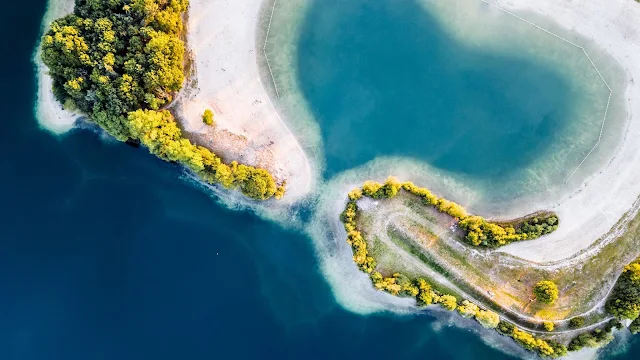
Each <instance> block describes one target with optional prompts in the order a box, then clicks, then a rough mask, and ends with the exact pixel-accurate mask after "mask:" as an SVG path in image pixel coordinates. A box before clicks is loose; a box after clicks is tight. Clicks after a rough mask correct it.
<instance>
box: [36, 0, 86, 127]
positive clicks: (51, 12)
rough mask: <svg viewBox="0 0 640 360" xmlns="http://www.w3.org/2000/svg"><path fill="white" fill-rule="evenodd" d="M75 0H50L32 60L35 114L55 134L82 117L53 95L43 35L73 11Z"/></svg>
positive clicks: (41, 124)
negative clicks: (42, 46) (42, 58)
mask: <svg viewBox="0 0 640 360" xmlns="http://www.w3.org/2000/svg"><path fill="white" fill-rule="evenodd" d="M74 7H75V1H74V0H58V1H53V0H49V2H48V3H47V11H46V13H45V15H44V18H43V19H42V25H41V26H40V39H39V41H38V43H37V44H36V48H35V50H34V52H33V56H32V58H31V62H32V63H33V64H34V68H35V71H36V74H37V76H36V79H37V88H38V92H37V95H36V104H35V109H34V111H35V115H36V119H37V120H38V124H39V126H40V128H41V129H44V130H47V131H49V132H51V133H53V134H55V135H62V134H64V133H66V132H68V131H69V130H71V129H73V128H74V127H76V122H77V121H78V119H80V118H81V117H82V115H81V114H76V113H73V112H71V111H68V110H65V109H64V108H63V107H62V105H61V104H60V103H58V101H57V100H56V98H55V96H54V95H53V91H52V89H51V86H52V84H53V81H52V80H51V77H49V75H48V74H47V71H48V70H47V67H46V65H44V63H43V62H42V60H41V59H40V53H41V50H40V45H41V44H42V36H43V35H44V34H45V33H46V32H47V31H48V29H49V25H50V24H51V22H52V21H53V20H55V19H57V18H60V17H63V16H65V15H67V14H70V13H72V12H73V8H74Z"/></svg>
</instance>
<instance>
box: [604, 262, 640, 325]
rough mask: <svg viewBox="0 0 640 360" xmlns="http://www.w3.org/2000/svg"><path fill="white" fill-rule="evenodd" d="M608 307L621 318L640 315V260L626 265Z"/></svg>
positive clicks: (631, 318)
mask: <svg viewBox="0 0 640 360" xmlns="http://www.w3.org/2000/svg"><path fill="white" fill-rule="evenodd" d="M606 309H607V311H608V312H609V313H611V314H612V315H614V316H615V317H617V318H619V319H629V320H635V319H637V318H638V317H639V315H640V262H637V261H636V262H633V263H631V264H629V265H627V266H625V268H624V270H623V271H622V274H620V277H619V278H618V281H617V282H616V285H615V287H614V288H613V291H612V292H611V295H610V297H609V299H607V303H606Z"/></svg>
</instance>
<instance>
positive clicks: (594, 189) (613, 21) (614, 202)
mask: <svg viewBox="0 0 640 360" xmlns="http://www.w3.org/2000/svg"><path fill="white" fill-rule="evenodd" d="M490 2H491V3H493V4H496V5H498V6H500V7H501V8H504V9H506V10H508V11H523V10H527V11H533V12H535V13H537V14H539V15H542V16H545V17H549V18H551V19H554V20H555V21H556V22H558V24H559V25H561V26H563V27H566V28H567V29H568V30H571V31H575V32H578V33H579V34H581V35H583V36H585V37H587V38H589V39H592V40H593V41H594V42H595V43H596V44H597V45H599V46H600V47H601V48H602V49H604V50H605V51H607V52H608V53H609V54H610V55H611V56H612V57H613V58H615V59H616V60H617V61H618V62H619V63H620V64H621V66H622V67H623V68H624V69H625V70H626V72H627V76H628V86H627V90H626V94H624V95H622V94H613V96H624V98H625V99H626V104H627V110H628V112H629V116H630V120H629V128H628V132H627V134H626V136H625V138H624V140H623V141H624V142H623V144H622V145H621V146H620V149H619V151H618V153H617V154H616V156H615V158H614V159H613V160H612V161H611V162H610V163H609V164H607V165H606V167H605V168H603V169H602V170H601V171H600V172H599V173H598V174H597V175H596V176H595V177H594V178H593V179H592V180H591V181H589V182H588V183H587V184H586V185H583V186H582V188H581V189H580V190H579V191H578V192H577V193H575V194H574V195H573V196H571V197H570V198H569V199H567V200H565V201H563V202H562V203H561V204H560V205H559V206H558V207H557V208H555V209H554V210H555V211H556V212H557V213H558V214H559V215H560V219H561V226H560V227H559V229H558V230H557V231H556V232H555V233H553V234H551V235H549V236H546V237H543V238H541V239H538V240H535V241H529V242H522V243H517V244H513V245H510V246H508V247H505V248H504V251H505V252H507V253H510V254H512V255H515V256H519V257H522V258H524V259H527V260H531V261H537V262H548V261H559V260H562V259H567V258H569V257H571V256H572V255H574V254H576V253H577V252H579V251H581V250H584V249H586V248H588V247H589V246H590V245H591V244H593V243H594V241H595V240H597V239H598V238H600V237H602V236H603V235H605V234H606V233H607V232H608V231H609V230H610V229H611V228H612V226H613V225H614V224H616V222H618V220H620V218H621V217H622V216H623V215H624V214H625V213H626V212H627V211H629V209H631V208H632V206H633V203H634V201H635V200H636V199H637V198H638V196H639V194H640V171H638V170H639V169H640V141H638V135H639V134H640V121H638V120H637V119H636V117H637V116H638V115H640V98H638V85H637V83H636V82H635V80H634V79H635V78H640V36H639V34H638V30H640V27H638V19H640V4H638V3H636V2H635V1H633V0H497V1H496V0H491V1H490ZM519 14H520V15H521V16H523V17H525V18H526V13H521V12H519ZM614 239H615V237H613V236H612V237H609V238H608V240H614Z"/></svg>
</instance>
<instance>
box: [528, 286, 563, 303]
mask: <svg viewBox="0 0 640 360" xmlns="http://www.w3.org/2000/svg"><path fill="white" fill-rule="evenodd" d="M533 293H534V294H535V295H536V299H538V301H540V302H542V303H545V304H553V303H554V302H555V301H556V300H557V299H558V287H557V286H556V284H555V283H554V282H553V281H549V280H542V281H539V282H538V283H537V284H536V286H534V288H533Z"/></svg>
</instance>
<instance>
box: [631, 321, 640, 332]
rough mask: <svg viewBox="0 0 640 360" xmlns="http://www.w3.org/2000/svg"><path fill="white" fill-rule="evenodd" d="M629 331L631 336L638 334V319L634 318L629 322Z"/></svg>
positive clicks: (639, 323)
mask: <svg viewBox="0 0 640 360" xmlns="http://www.w3.org/2000/svg"><path fill="white" fill-rule="evenodd" d="M629 331H631V333H632V334H637V333H639V332H640V318H636V319H635V320H633V321H632V322H631V325H629Z"/></svg>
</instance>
